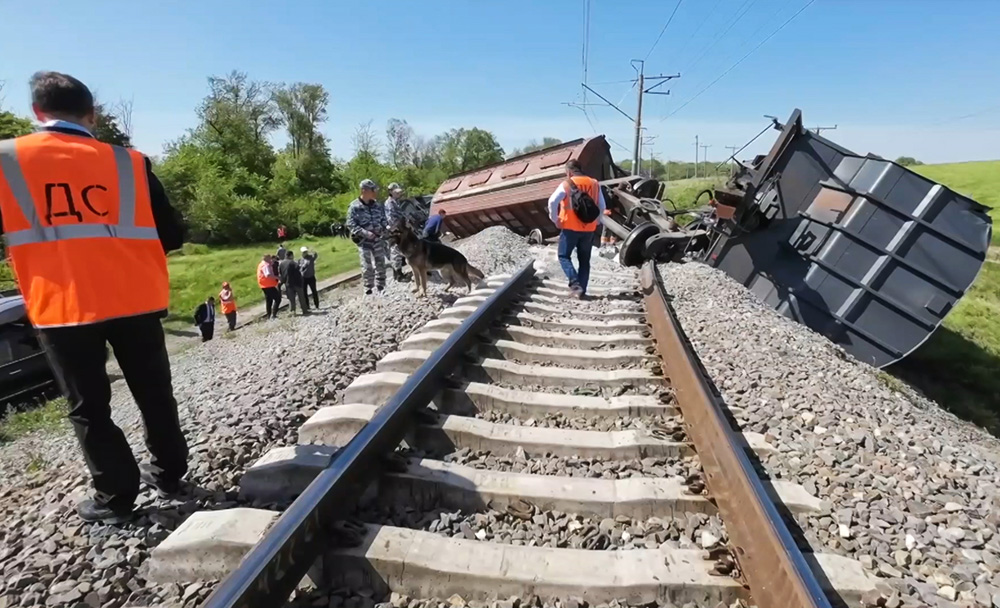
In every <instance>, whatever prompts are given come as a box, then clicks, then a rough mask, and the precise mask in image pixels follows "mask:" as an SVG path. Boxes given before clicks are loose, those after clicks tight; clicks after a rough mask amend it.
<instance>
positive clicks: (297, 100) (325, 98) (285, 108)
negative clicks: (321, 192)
mask: <svg viewBox="0 0 1000 608" xmlns="http://www.w3.org/2000/svg"><path fill="white" fill-rule="evenodd" d="M274 101H275V104H276V105H277V109H278V112H279V113H280V114H281V117H282V120H283V122H284V124H285V129H286V130H287V131H288V139H289V144H288V145H289V148H290V150H291V152H292V154H293V155H294V156H296V157H298V156H302V155H306V154H313V153H321V154H324V155H327V156H329V153H328V152H327V148H326V140H325V138H324V137H323V134H322V133H320V132H319V128H320V125H321V124H322V123H324V122H326V119H327V105H328V104H329V103H330V94H329V93H327V92H326V89H324V88H323V85H321V84H308V83H305V82H297V83H295V84H293V85H292V86H290V87H287V88H279V89H277V90H276V91H275V92H274Z"/></svg>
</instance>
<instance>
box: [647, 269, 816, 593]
mask: <svg viewBox="0 0 1000 608" xmlns="http://www.w3.org/2000/svg"><path fill="white" fill-rule="evenodd" d="M642 292H643V296H644V299H645V304H646V319H647V321H648V322H649V325H650V327H651V328H652V332H653V337H654V338H655V339H656V345H657V348H658V350H659V353H660V357H661V359H662V362H663V371H664V374H665V375H666V376H667V377H668V378H669V379H670V383H671V385H672V386H673V388H674V390H675V391H676V394H677V403H678V406H679V407H680V410H681V414H682V415H683V417H684V422H685V425H686V426H687V430H688V435H689V436H690V437H691V440H692V441H693V442H694V446H695V451H696V452H697V453H698V457H699V458H700V460H701V466H702V468H703V469H704V470H705V476H706V480H705V481H706V484H707V485H708V489H709V490H710V492H711V495H712V498H713V499H715V501H716V503H717V504H718V507H719V513H720V514H721V516H722V521H723V522H724V523H725V525H726V533H727V534H728V535H729V543H730V545H731V547H732V549H733V553H734V557H735V558H736V560H737V562H738V563H739V564H740V568H741V570H742V572H743V575H744V576H745V577H746V580H747V584H748V585H749V587H750V594H751V596H752V597H753V599H754V602H755V604H756V605H757V606H760V607H761V608H831V604H830V601H829V599H828V598H827V597H826V594H825V593H824V592H823V588H822V587H821V586H820V583H819V581H818V580H817V579H816V577H815V575H814V574H813V572H812V570H811V569H810V567H809V564H808V563H807V562H806V560H805V558H804V557H803V555H802V552H801V551H799V548H798V547H797V546H796V544H795V541H794V540H793V538H792V535H791V532H789V530H788V528H787V527H786V526H785V523H784V521H783V520H782V519H781V515H780V514H779V513H778V509H777V508H776V507H775V505H774V503H773V502H772V501H771V499H770V497H769V496H768V494H767V492H766V491H765V490H764V485H763V484H762V483H761V481H760V478H758V477H757V473H756V471H754V468H753V466H752V465H751V463H750V459H749V457H748V456H747V453H746V444H745V442H743V441H741V440H739V439H737V436H736V433H734V432H733V430H732V429H731V428H730V426H729V422H728V421H727V420H726V417H725V416H724V415H723V411H722V405H721V404H720V403H719V401H718V399H717V398H716V397H715V395H714V394H713V393H712V391H711V389H710V388H709V385H708V382H707V381H706V379H705V376H704V374H703V373H702V371H701V368H700V367H701V366H700V360H699V359H698V355H697V354H695V352H694V349H693V348H692V347H691V345H690V343H689V342H688V340H687V336H685V334H684V331H683V330H682V329H681V327H680V324H679V323H678V321H677V316H676V315H675V314H674V310H673V308H672V307H671V306H670V304H669V302H668V301H667V296H666V293H665V291H664V288H663V284H662V280H661V277H660V273H659V271H658V270H657V269H656V266H655V264H653V263H652V262H647V263H646V264H645V265H643V267H642Z"/></svg>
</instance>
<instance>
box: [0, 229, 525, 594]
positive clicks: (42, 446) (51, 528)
mask: <svg viewBox="0 0 1000 608" xmlns="http://www.w3.org/2000/svg"><path fill="white" fill-rule="evenodd" d="M457 248H458V249H459V250H461V251H462V252H463V253H465V255H466V256H467V257H468V258H469V261H470V262H471V263H472V264H473V265H475V266H476V267H477V268H479V269H481V270H482V271H483V272H484V273H485V274H487V276H488V275H491V274H496V273H504V272H513V271H515V270H517V269H518V268H519V267H520V266H521V265H523V264H524V263H525V262H526V261H527V260H528V259H530V258H531V257H532V253H531V249H530V248H529V247H528V246H527V245H526V244H525V243H524V240H523V239H522V238H521V237H518V236H517V235H515V234H513V233H511V232H510V231H508V230H506V229H505V228H491V229H488V230H485V231H483V232H481V233H479V234H478V235H476V236H474V237H472V238H470V239H467V240H465V241H463V242H462V243H460V244H458V245H457ZM253 263H254V262H253V260H248V264H250V265H252V264H253ZM411 286H412V283H405V284H398V283H394V282H392V281H391V279H390V281H389V283H388V287H387V289H386V292H385V293H384V294H381V295H376V296H368V297H365V296H363V295H362V292H361V287H360V286H358V285H352V286H347V287H345V288H341V289H339V290H336V291H334V292H329V293H327V294H323V297H322V300H323V301H322V304H323V308H322V309H321V310H320V311H319V312H318V313H317V314H314V315H312V316H309V317H295V318H292V317H290V316H289V315H288V313H287V312H285V313H282V318H281V319H279V320H278V321H274V322H262V323H258V324H254V325H250V326H248V327H246V328H244V329H241V330H239V331H237V332H236V333H235V334H233V335H232V337H225V336H222V335H219V336H217V338H216V339H215V340H214V341H212V342H209V343H207V344H204V345H198V346H195V347H193V348H191V349H189V350H187V351H185V352H183V353H181V354H178V355H174V356H173V357H172V359H173V360H172V371H173V378H174V392H175V396H176V397H177V400H178V403H179V411H180V418H181V421H182V426H183V428H184V431H185V433H186V435H187V438H188V442H189V445H190V448H191V457H190V459H189V463H190V472H189V474H188V480H189V481H190V482H192V484H193V485H194V486H195V490H194V492H193V495H192V497H191V498H190V499H188V500H184V501H174V502H171V501H164V500H160V499H156V498H155V497H154V495H153V493H152V492H150V491H144V492H143V493H142V494H141V496H140V499H139V504H138V505H137V506H138V508H139V509H140V515H139V516H138V517H137V518H136V520H135V521H134V522H132V523H129V524H126V525H124V526H122V527H120V528H118V527H110V526H103V525H88V524H84V523H83V522H81V521H80V520H79V519H78V518H77V516H76V514H75V505H76V502H77V501H78V500H79V499H81V498H83V497H85V496H87V495H88V494H89V492H90V480H89V475H88V474H87V473H86V470H85V467H84V465H83V458H82V455H81V454H80V450H79V447H78V446H77V443H76V439H75V438H74V437H73V435H72V433H71V432H70V431H69V429H68V428H65V429H62V430H61V431H58V432H50V433H46V434H36V435H31V436H27V437H24V438H21V439H19V440H17V441H15V442H12V443H10V444H7V445H5V446H2V447H0V488H2V489H0V572H3V577H2V581H0V606H3V608H8V607H12V606H63V605H65V606H78V605H81V606H93V607H97V606H104V607H111V608H118V607H121V606H124V605H126V603H128V604H129V605H136V604H138V605H159V604H161V603H165V604H167V605H183V606H193V605H196V604H197V603H199V602H200V601H201V600H203V599H204V597H206V596H207V594H208V593H210V591H211V589H212V584H211V583H210V582H200V583H192V584H190V585H160V586H156V585H147V583H146V581H145V580H144V578H143V575H142V572H143V569H142V566H143V563H144V562H145V561H146V559H147V558H148V552H149V550H150V549H151V548H152V547H154V546H156V544H158V543H159V542H161V541H162V540H163V539H164V538H165V537H166V536H167V535H168V534H169V532H170V531H171V530H173V529H175V528H176V527H177V526H178V525H179V524H180V523H181V522H182V521H183V520H184V519H185V518H186V517H187V516H188V515H190V514H191V513H193V512H194V511H197V510H203V509H219V508H227V507H232V506H236V505H237V504H239V503H238V501H237V492H236V489H237V488H236V483H237V482H238V480H239V478H240V476H241V474H242V473H243V471H244V470H245V469H246V467H247V466H249V464H251V463H252V462H253V461H255V460H256V459H257V458H258V457H260V456H261V455H262V454H263V453H264V452H266V451H267V450H268V449H270V448H271V447H274V446H277V445H292V444H294V443H295V439H296V431H297V428H298V426H299V425H300V424H301V423H302V422H303V421H305V420H306V418H308V416H310V415H311V414H313V413H314V412H315V411H316V410H317V409H318V408H320V407H323V406H326V405H334V404H336V403H338V402H339V394H340V392H341V391H342V390H343V389H344V388H346V387H347V386H348V384H350V382H351V381H352V380H353V379H354V378H355V377H357V376H358V375H360V374H363V373H368V372H371V371H373V370H374V367H375V362H376V361H377V360H378V359H379V358H381V357H382V356H384V355H385V354H387V353H389V352H391V351H393V350H395V349H396V348H397V346H398V344H399V342H401V341H402V340H403V339H405V338H406V337H407V336H408V335H409V334H410V333H412V331H413V330H414V329H415V328H417V327H419V326H420V325H421V324H423V323H425V322H426V321H428V320H430V319H432V318H434V317H436V316H437V314H438V312H439V311H440V310H441V309H442V308H443V307H444V306H447V305H449V304H450V303H452V302H454V300H455V299H456V298H457V297H459V296H460V295H462V292H461V290H456V291H455V292H454V293H452V294H445V293H444V291H443V285H441V284H436V283H431V285H430V291H429V294H428V297H427V298H417V297H416V296H414V295H413V294H412V293H410V289H411ZM112 408H113V411H114V416H115V420H116V422H117V423H118V424H119V426H121V428H122V429H123V430H125V432H126V434H127V436H128V437H129V440H130V442H131V443H132V445H133V450H134V452H135V454H136V455H137V457H138V458H140V459H144V458H145V457H146V455H145V448H143V447H142V427H141V424H140V423H139V417H138V412H137V410H136V408H135V406H134V404H133V403H132V398H131V395H130V394H129V393H128V391H127V388H126V387H125V386H124V383H123V382H118V383H116V384H115V385H114V394H113V397H112ZM29 463H35V464H36V466H38V463H41V464H40V467H41V470H40V471H38V472H34V473H28V472H27V471H28V469H29V467H28V464H29Z"/></svg>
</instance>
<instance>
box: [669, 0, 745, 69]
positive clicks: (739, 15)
mask: <svg viewBox="0 0 1000 608" xmlns="http://www.w3.org/2000/svg"><path fill="white" fill-rule="evenodd" d="M756 3H757V0H743V4H741V5H740V7H739V8H738V9H736V17H735V18H734V19H733V20H732V21H731V22H730V23H729V26H728V27H726V29H725V30H723V31H722V32H721V33H719V34H717V35H716V36H715V38H713V39H712V41H711V42H709V43H708V44H707V45H705V50H703V51H702V52H701V54H699V55H698V57H696V58H695V60H694V61H693V62H692V63H691V64H690V65H688V66H686V67H685V68H684V72H685V73H687V72H690V71H691V70H693V69H694V66H696V65H698V63H699V62H700V61H701V60H702V59H703V58H704V57H705V55H706V54H707V53H708V52H709V51H710V50H712V48H713V47H714V46H715V43H717V42H718V41H720V40H722V38H723V37H724V36H725V35H726V34H728V33H729V31H730V30H731V29H733V27H734V26H735V25H736V24H737V23H738V22H739V20H740V19H742V18H743V17H744V16H746V14H747V13H749V12H750V9H752V8H753V5H754V4H756ZM744 7H745V8H746V10H744ZM740 11H743V12H740Z"/></svg>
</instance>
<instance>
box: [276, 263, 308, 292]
mask: <svg viewBox="0 0 1000 608" xmlns="http://www.w3.org/2000/svg"><path fill="white" fill-rule="evenodd" d="M278 280H280V281H281V284H282V285H290V286H292V287H301V286H302V271H301V270H299V264H298V262H297V261H296V260H290V259H288V258H285V259H284V260H281V261H280V262H278Z"/></svg>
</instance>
